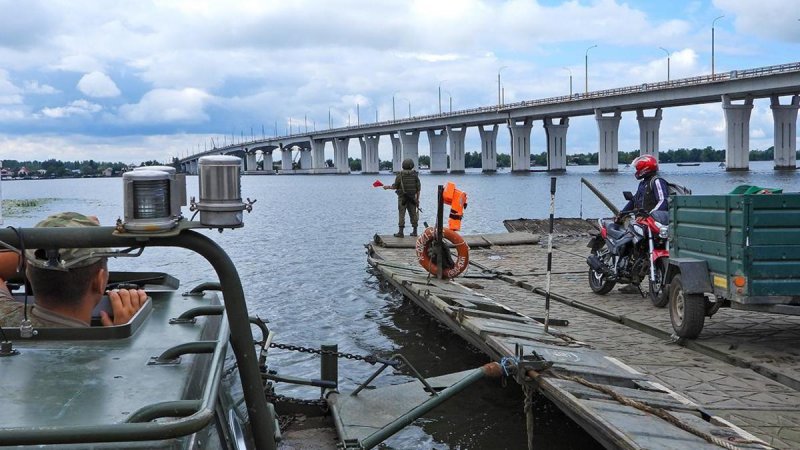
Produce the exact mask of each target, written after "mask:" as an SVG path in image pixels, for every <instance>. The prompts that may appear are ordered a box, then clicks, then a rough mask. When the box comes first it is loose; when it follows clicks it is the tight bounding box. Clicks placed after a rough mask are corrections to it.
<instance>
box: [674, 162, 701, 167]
mask: <svg viewBox="0 0 800 450" xmlns="http://www.w3.org/2000/svg"><path fill="white" fill-rule="evenodd" d="M699 165H700V163H678V166H680V167H684V166H699Z"/></svg>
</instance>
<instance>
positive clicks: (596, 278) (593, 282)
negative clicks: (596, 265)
mask: <svg viewBox="0 0 800 450" xmlns="http://www.w3.org/2000/svg"><path fill="white" fill-rule="evenodd" d="M603 248H605V247H603ZM592 254H593V255H596V254H597V250H592ZM608 258H610V255H609V254H608V253H606V256H605V257H603V263H606V262H607V259H608ZM616 284H617V282H616V281H613V280H609V279H608V276H607V275H606V274H604V273H603V272H598V271H596V270H592V269H591V268H590V269H589V287H590V288H592V292H594V293H595V294H598V295H605V294H608V293H609V292H611V290H612V289H614V286H615V285H616Z"/></svg>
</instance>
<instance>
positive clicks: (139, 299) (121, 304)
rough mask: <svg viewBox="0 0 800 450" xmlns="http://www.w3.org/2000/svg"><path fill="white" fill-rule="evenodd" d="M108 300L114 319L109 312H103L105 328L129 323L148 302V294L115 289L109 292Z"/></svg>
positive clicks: (140, 291) (101, 319)
mask: <svg viewBox="0 0 800 450" xmlns="http://www.w3.org/2000/svg"><path fill="white" fill-rule="evenodd" d="M108 300H109V301H110V302H111V312H112V313H113V314H114V319H113V320H112V319H111V317H109V315H108V313H107V312H105V311H101V312H100V322H102V324H103V326H104V327H110V326H113V325H124V324H126V323H128V322H129V321H130V320H131V318H132V317H133V316H134V315H136V313H137V312H138V311H139V310H140V309H141V308H142V305H144V302H145V301H147V294H146V293H145V292H144V291H143V290H142V289H114V290H113V291H108Z"/></svg>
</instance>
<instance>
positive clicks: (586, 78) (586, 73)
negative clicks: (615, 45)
mask: <svg viewBox="0 0 800 450" xmlns="http://www.w3.org/2000/svg"><path fill="white" fill-rule="evenodd" d="M595 47H597V45H596V44H595V45H593V46H591V47H589V48H587V49H586V54H585V55H584V59H583V67H584V80H583V81H584V83H585V88H584V93H585V94H588V93H589V50H591V49H593V48H595Z"/></svg>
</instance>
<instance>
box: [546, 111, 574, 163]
mask: <svg viewBox="0 0 800 450" xmlns="http://www.w3.org/2000/svg"><path fill="white" fill-rule="evenodd" d="M568 128H569V117H562V118H561V119H560V120H559V121H558V123H553V119H552V118H550V117H545V119H544V133H545V135H546V136H547V170H548V171H549V172H563V171H565V170H567V129H568Z"/></svg>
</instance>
